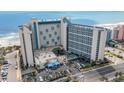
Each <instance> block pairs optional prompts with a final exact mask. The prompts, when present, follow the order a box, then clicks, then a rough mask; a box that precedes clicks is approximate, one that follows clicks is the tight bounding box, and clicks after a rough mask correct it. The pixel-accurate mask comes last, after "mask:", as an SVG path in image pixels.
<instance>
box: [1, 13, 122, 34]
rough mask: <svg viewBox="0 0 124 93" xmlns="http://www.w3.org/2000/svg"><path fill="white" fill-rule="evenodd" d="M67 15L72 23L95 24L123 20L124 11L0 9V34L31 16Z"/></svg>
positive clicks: (16, 26) (7, 31) (12, 28)
mask: <svg viewBox="0 0 124 93" xmlns="http://www.w3.org/2000/svg"><path fill="white" fill-rule="evenodd" d="M60 16H67V17H70V18H71V21H72V22H73V23H79V24H85V25H96V24H113V23H119V22H124V12H112V11H111V12H110V11H108V12H105V11H104V12H103V11H97V12H96V11H92V12H91V11H78V12H77V11H67V12H64V11H61V12H60V11H56V12H55V11H46V12H43V11H41V12H35V11H34V12H33V11H32V12H24V11H20V12H19V11H6V12H4V11H1V12H0V35H1V34H6V33H14V32H17V29H18V26H19V25H21V24H24V23H26V22H28V21H29V20H30V19H31V18H32V17H36V18H38V19H39V20H40V19H44V18H46V19H47V18H59V17H60Z"/></svg>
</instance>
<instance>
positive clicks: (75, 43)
mask: <svg viewBox="0 0 124 93" xmlns="http://www.w3.org/2000/svg"><path fill="white" fill-rule="evenodd" d="M19 33H20V41H21V49H22V56H23V61H24V64H25V65H28V66H33V65H34V64H35V60H34V50H40V49H42V48H48V47H54V46H63V48H64V49H65V50H66V51H69V52H72V53H75V54H78V55H81V56H83V57H85V58H88V59H89V60H94V61H95V60H103V58H104V48H105V44H106V37H107V31H106V29H105V28H103V27H95V26H87V25H80V24H73V23H71V22H70V21H69V19H67V18H65V17H61V18H60V19H57V20H42V21H38V20H37V19H36V18H32V20H31V22H29V23H28V24H26V25H22V26H19Z"/></svg>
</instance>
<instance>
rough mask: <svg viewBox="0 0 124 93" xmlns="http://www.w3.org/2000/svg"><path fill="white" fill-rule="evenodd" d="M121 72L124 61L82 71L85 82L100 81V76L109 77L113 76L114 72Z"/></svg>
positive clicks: (123, 68) (123, 67)
mask: <svg viewBox="0 0 124 93" xmlns="http://www.w3.org/2000/svg"><path fill="white" fill-rule="evenodd" d="M120 71H121V72H122V73H124V63H122V64H117V65H111V66H107V67H104V68H100V69H96V70H94V71H90V72H87V73H84V81H85V82H97V81H99V82H100V78H101V77H102V76H105V77H107V78H108V79H111V78H113V77H114V76H115V73H116V72H120Z"/></svg>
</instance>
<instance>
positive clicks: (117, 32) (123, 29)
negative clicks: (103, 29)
mask: <svg viewBox="0 0 124 93" xmlns="http://www.w3.org/2000/svg"><path fill="white" fill-rule="evenodd" d="M113 31H114V35H113V39H114V40H124V25H118V26H117V27H114V29H113Z"/></svg>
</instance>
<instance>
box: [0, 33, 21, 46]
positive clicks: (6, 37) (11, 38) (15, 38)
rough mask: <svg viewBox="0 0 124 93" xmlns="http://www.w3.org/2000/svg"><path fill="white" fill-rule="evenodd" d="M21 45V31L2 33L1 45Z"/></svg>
mask: <svg viewBox="0 0 124 93" xmlns="http://www.w3.org/2000/svg"><path fill="white" fill-rule="evenodd" d="M12 45H20V40H19V33H15V32H12V33H6V34H0V46H12Z"/></svg>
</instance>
